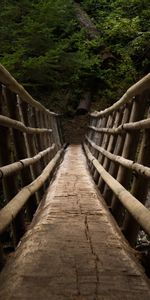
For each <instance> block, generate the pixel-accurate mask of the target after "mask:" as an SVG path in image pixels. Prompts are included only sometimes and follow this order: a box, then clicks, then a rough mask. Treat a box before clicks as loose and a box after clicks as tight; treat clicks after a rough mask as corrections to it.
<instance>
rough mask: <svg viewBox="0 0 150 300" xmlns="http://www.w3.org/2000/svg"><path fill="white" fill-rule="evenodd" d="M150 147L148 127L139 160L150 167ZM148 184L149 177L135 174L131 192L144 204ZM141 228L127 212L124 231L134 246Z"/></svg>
mask: <svg viewBox="0 0 150 300" xmlns="http://www.w3.org/2000/svg"><path fill="white" fill-rule="evenodd" d="M148 117H150V111H149V112H148ZM149 149H150V129H146V130H145V131H144V133H143V137H142V141H141V146H140V149H139V154H138V158H137V162H138V163H139V164H142V165H145V166H147V167H150V159H149ZM148 186H149V178H145V177H144V176H140V175H136V174H134V176H133V182H132V186H131V193H132V195H133V196H135V197H136V198H138V199H139V200H140V202H141V203H143V204H145V202H146V197H147V192H148ZM139 228H140V226H139V225H138V223H137V222H136V221H135V220H134V219H133V218H132V216H131V215H130V214H129V213H128V212H126V214H125V218H124V222H123V233H124V234H125V236H126V238H127V239H128V241H129V243H130V244H131V245H132V246H134V245H135V243H136V239H137V235H138V231H139Z"/></svg>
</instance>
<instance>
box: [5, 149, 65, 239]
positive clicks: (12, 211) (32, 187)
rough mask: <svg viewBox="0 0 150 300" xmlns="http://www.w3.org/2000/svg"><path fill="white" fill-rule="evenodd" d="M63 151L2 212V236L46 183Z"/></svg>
mask: <svg viewBox="0 0 150 300" xmlns="http://www.w3.org/2000/svg"><path fill="white" fill-rule="evenodd" d="M63 151H64V150H63V149H61V150H59V151H58V152H57V154H56V155H55V156H54V158H53V159H52V160H51V161H50V162H49V164H48V165H47V166H46V168H45V169H44V170H43V172H42V173H41V175H40V176H38V177H37V178H36V179H35V180H34V181H33V182H31V183H30V184H29V185H27V186H25V187H24V188H23V189H22V190H21V191H20V192H19V193H18V194H17V195H16V196H15V197H13V199H12V200H11V201H10V202H9V203H8V204H7V205H6V206H5V207H4V208H2V209H1V211H0V234H1V233H2V232H3V231H4V230H5V228H6V227H7V226H8V225H9V224H10V223H11V222H12V220H14V219H15V217H16V215H17V214H18V213H19V211H20V210H21V209H22V208H23V206H24V205H25V203H26V202H27V200H28V199H29V198H30V197H31V196H32V195H33V194H34V193H35V192H37V191H38V190H39V188H40V187H41V186H42V185H43V184H44V182H45V181H46V180H47V179H48V177H49V176H50V173H51V172H52V171H53V169H54V167H55V165H56V163H57V162H58V161H59V159H60V157H61V154H62V153H63Z"/></svg>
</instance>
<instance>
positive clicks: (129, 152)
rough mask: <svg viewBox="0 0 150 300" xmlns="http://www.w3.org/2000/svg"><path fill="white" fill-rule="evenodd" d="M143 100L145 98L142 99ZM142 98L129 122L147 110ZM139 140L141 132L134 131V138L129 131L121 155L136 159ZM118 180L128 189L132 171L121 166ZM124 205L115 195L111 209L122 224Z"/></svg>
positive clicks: (134, 104)
mask: <svg viewBox="0 0 150 300" xmlns="http://www.w3.org/2000/svg"><path fill="white" fill-rule="evenodd" d="M142 100H143V99H142ZM139 101H140V98H139V97H138V98H137V97H136V98H135V100H134V102H133V106H132V110H131V115H130V119H129V122H135V121H138V120H140V119H141V118H142V117H143V115H144V112H145V106H146V105H145V101H140V102H139ZM138 141H139V132H136V133H134V138H133V134H132V133H129V132H128V133H127V134H126V137H125V141H124V146H123V150H122V154H121V156H122V157H124V158H129V159H131V160H134V158H135V155H136V149H137V145H138ZM116 179H117V181H118V182H120V183H121V184H122V185H123V186H124V187H125V188H127V189H128V187H129V184H130V179H131V171H130V170H127V169H126V168H124V167H122V166H119V169H118V173H117V177H116ZM122 208H123V206H122V205H121V203H120V202H119V201H118V199H117V198H116V196H113V199H112V205H111V210H112V212H113V214H114V216H115V218H116V219H117V221H118V223H119V224H121V222H122V219H123V215H124V212H123V209H122Z"/></svg>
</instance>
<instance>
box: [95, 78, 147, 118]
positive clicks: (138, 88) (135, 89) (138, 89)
mask: <svg viewBox="0 0 150 300" xmlns="http://www.w3.org/2000/svg"><path fill="white" fill-rule="evenodd" d="M149 88H150V73H149V74H147V75H146V76H145V77H143V78H142V79H141V80H139V81H138V82H137V83H135V84H134V85H132V86H131V87H130V88H129V89H128V90H127V91H126V93H125V94H124V95H123V96H122V97H121V98H120V99H119V100H118V101H117V102H115V103H114V104H113V105H112V106H110V107H108V108H106V109H105V110H103V111H100V112H98V111H95V112H94V113H91V114H90V115H91V116H92V117H96V118H97V117H102V116H105V115H107V114H109V113H112V112H113V111H114V110H117V109H118V108H119V107H121V106H122V105H124V104H125V103H127V102H128V101H130V100H131V99H132V98H133V97H135V96H137V95H140V94H142V93H143V92H144V91H145V90H147V89H149Z"/></svg>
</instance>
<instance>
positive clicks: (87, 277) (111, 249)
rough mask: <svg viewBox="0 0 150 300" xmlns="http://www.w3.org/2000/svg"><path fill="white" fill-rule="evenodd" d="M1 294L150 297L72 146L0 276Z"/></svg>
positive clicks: (86, 299) (59, 298)
mask: <svg viewBox="0 0 150 300" xmlns="http://www.w3.org/2000/svg"><path fill="white" fill-rule="evenodd" d="M0 285H1V290H0V298H1V299H5V300H8V299H9V300H14V299H17V300H19V299H21V300H26V299H32V300H38V299H40V300H41V299H50V300H51V299H53V300H67V299H68V300H71V299H72V300H75V299H76V300H77V299H78V300H94V299H96V300H102V299H105V300H111V299H114V300H120V299H128V300H141V299H144V300H149V299H150V286H149V283H148V282H147V279H146V278H145V275H144V272H143V269H142V268H141V267H140V266H139V265H138V263H137V260H136V258H135V257H134V255H133V253H132V250H131V249H130V248H129V246H128V245H127V244H126V242H125V240H124V238H123V236H122V235H121V233H120V232H119V231H118V229H117V227H116V225H115V223H114V221H113V219H112V217H111V215H110V213H109V212H108V210H107V208H106V207H105V204H104V202H103V199H102V197H101V196H100V194H99V192H98V191H97V188H96V186H95V185H94V182H93V181H92V178H91V176H90V174H89V171H88V169H87V163H86V159H85V156H84V154H83V151H82V149H81V146H70V147H69V148H68V149H67V151H66V154H65V158H64V161H63V163H62V164H61V166H60V168H59V170H58V173H57V176H56V179H55V180H54V182H53V183H52V185H51V186H50V187H49V190H48V193H47V196H46V198H45V200H43V202H42V203H41V206H40V208H39V210H38V212H37V214H36V216H35V218H34V221H33V223H32V225H31V227H30V229H29V230H28V232H27V233H26V235H25V237H24V238H23V239H22V241H21V243H20V245H19V247H18V249H17V251H16V253H15V255H14V257H12V258H11V259H10V261H9V262H8V264H7V266H6V267H5V269H4V270H3V272H2V273H1V277H0Z"/></svg>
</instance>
